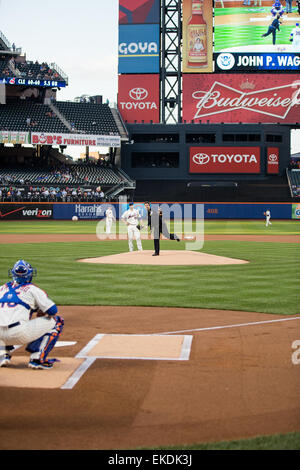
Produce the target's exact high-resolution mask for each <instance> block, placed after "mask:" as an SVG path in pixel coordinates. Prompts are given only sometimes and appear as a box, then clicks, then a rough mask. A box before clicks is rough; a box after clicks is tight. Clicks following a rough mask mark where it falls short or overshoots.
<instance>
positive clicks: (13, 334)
mask: <svg viewBox="0 0 300 470" xmlns="http://www.w3.org/2000/svg"><path fill="white" fill-rule="evenodd" d="M55 325H56V322H55V320H54V318H51V317H46V316H45V317H38V318H35V319H34V320H28V321H21V322H20V325H18V326H14V327H13V328H8V327H7V326H0V356H2V355H4V354H5V353H6V351H5V349H4V348H5V346H13V345H14V344H16V345H17V344H21V345H23V344H27V343H31V341H35V340H36V339H38V338H40V337H41V336H44V335H45V334H46V333H50V332H51V331H52V330H53V328H54V327H55ZM35 355H36V354H35Z"/></svg>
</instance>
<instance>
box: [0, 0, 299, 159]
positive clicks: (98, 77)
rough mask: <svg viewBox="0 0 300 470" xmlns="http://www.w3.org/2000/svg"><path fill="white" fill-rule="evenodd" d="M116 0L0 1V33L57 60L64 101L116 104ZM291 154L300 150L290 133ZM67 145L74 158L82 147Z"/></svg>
mask: <svg viewBox="0 0 300 470" xmlns="http://www.w3.org/2000/svg"><path fill="white" fill-rule="evenodd" d="M118 4H119V1H118V0H85V1H81V0H51V1H50V2H41V1H40V0H13V1H12V0H0V31H2V33H3V34H4V35H5V36H6V37H7V39H8V40H9V41H10V42H11V43H15V44H16V46H17V47H22V50H23V52H25V53H26V57H27V60H33V61H35V60H38V61H39V62H43V61H46V62H48V63H52V62H55V63H56V64H57V65H58V66H59V67H60V68H61V69H62V70H63V71H64V72H65V73H66V74H67V75H68V77H69V85H68V86H67V87H66V88H65V89H61V91H59V92H58V95H57V97H58V99H59V100H60V101H66V100H74V98H76V97H77V96H81V95H84V94H87V95H92V96H93V95H102V96H103V100H104V102H105V101H106V100H107V99H108V100H109V101H110V103H116V102H117V86H118V85H117V78H118ZM291 140H292V144H291V152H292V153H295V152H300V131H292V137H291ZM70 149H71V148H70V147H68V149H67V153H69V154H71V155H72V156H76V155H77V154H80V153H81V152H82V151H83V150H82V149H81V148H80V149H79V148H78V149H76V148H74V147H73V151H71V150H70Z"/></svg>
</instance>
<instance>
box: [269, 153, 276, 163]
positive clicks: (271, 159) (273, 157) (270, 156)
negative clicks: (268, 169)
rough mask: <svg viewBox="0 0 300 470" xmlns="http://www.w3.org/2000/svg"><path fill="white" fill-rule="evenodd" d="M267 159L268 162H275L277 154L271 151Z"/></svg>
mask: <svg viewBox="0 0 300 470" xmlns="http://www.w3.org/2000/svg"><path fill="white" fill-rule="evenodd" d="M269 160H270V162H277V155H275V153H271V155H269Z"/></svg>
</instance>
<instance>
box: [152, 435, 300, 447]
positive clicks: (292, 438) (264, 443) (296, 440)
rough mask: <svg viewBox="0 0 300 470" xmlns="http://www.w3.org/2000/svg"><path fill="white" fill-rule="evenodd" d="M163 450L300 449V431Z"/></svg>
mask: <svg viewBox="0 0 300 470" xmlns="http://www.w3.org/2000/svg"><path fill="white" fill-rule="evenodd" d="M157 449H163V450H300V432H292V433H288V434H274V435H272V436H259V437H254V438H252V439H241V440H235V441H221V442H210V443H204V444H192V445H186V446H176V447H175V446H173V447H158V448H157Z"/></svg>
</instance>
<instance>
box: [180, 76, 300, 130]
mask: <svg viewBox="0 0 300 470" xmlns="http://www.w3.org/2000/svg"><path fill="white" fill-rule="evenodd" d="M183 119H184V120H186V121H192V120H194V121H195V122H199V121H200V120H201V121H202V122H206V121H207V120H209V121H210V122H227V123H228V122H230V123H231V122H232V123H235V122H242V123H258V122H263V123H274V122H276V123H277V122H280V123H290V124H293V123H296V122H300V75H271V74H270V75H267V74H263V75H258V74H251V75H249V74H248V75H244V74H230V75H229V74H228V75H226V74H219V75H205V76H204V75H201V77H199V76H196V77H195V76H191V75H186V76H184V79H183Z"/></svg>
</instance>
